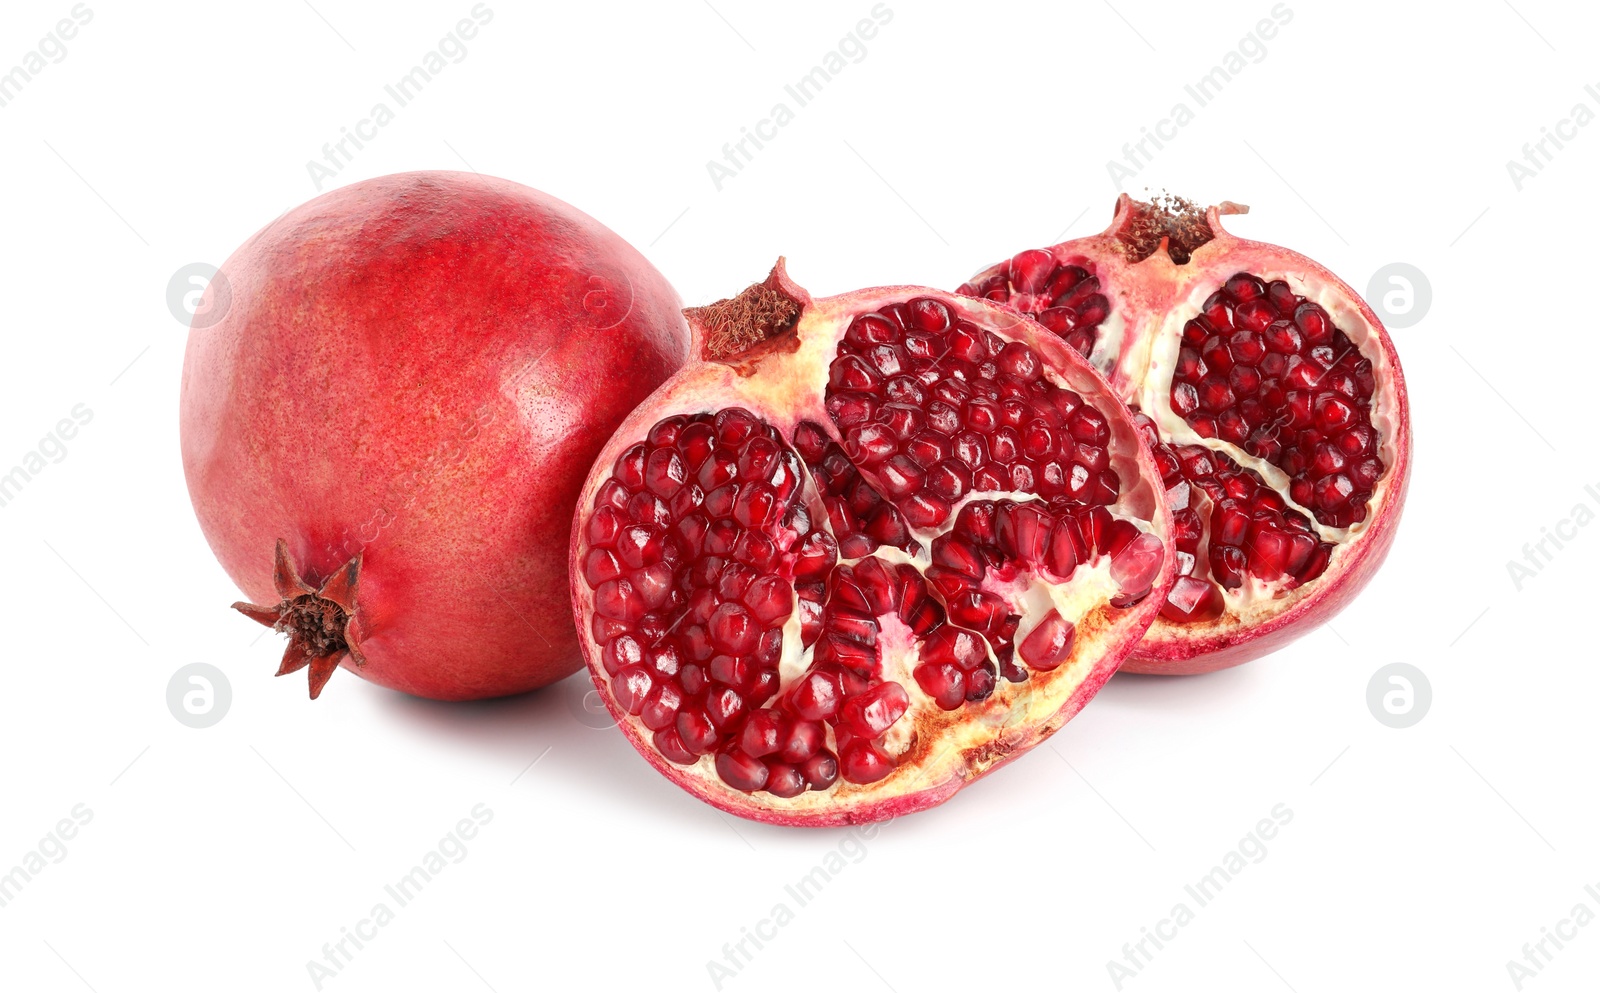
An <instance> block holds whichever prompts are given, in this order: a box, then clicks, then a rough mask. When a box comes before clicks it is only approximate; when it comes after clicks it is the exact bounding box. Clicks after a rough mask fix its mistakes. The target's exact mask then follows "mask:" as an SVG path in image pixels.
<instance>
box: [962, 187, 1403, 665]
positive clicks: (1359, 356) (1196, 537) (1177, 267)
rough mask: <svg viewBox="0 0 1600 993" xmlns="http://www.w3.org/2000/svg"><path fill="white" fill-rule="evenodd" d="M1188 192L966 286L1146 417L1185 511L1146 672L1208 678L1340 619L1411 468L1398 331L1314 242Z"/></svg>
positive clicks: (1382, 544)
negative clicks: (1297, 247)
mask: <svg viewBox="0 0 1600 993" xmlns="http://www.w3.org/2000/svg"><path fill="white" fill-rule="evenodd" d="M1246 209H1247V208H1244V207H1240V206H1238V205H1236V204H1231V203H1223V204H1221V205H1219V206H1217V207H1212V208H1210V209H1209V210H1205V211H1201V210H1199V209H1197V208H1195V207H1194V206H1193V205H1192V204H1190V203H1188V202H1186V201H1182V200H1177V199H1175V198H1163V199H1160V200H1158V201H1157V202H1156V203H1142V202H1139V201H1136V200H1133V199H1131V198H1130V197H1128V196H1126V195H1124V196H1122V197H1121V198H1120V199H1119V200H1118V201H1117V209H1116V216H1115V218H1114V219H1113V221H1112V223H1111V227H1110V228H1108V229H1107V230H1106V231H1105V232H1103V233H1102V234H1098V235H1093V236H1090V237H1087V238H1080V239H1078V240H1076V241H1069V242H1066V243H1064V244H1060V245H1057V246H1055V247H1054V248H1050V249H1031V250H1029V251H1025V252H1022V253H1021V254H1019V255H1017V256H1016V257H1014V258H1012V259H1011V260H1009V261H1008V262H1003V263H1000V264H999V265H996V266H993V267H991V268H989V269H986V270H984V271H983V272H981V273H979V274H978V275H976V276H974V277H973V278H972V280H971V281H969V282H968V283H967V284H966V285H964V286H962V287H961V289H960V290H959V292H960V293H962V294H964V295H968V296H974V297H980V298H983V299H985V300H990V301H994V302H997V303H1004V304H1008V305H1010V306H1011V307H1014V308H1016V309H1017V310H1020V311H1022V312H1023V313H1027V314H1030V315H1032V316H1033V317H1034V319H1035V320H1037V321H1038V322H1039V323H1040V324H1042V325H1044V326H1045V327H1046V328H1047V329H1048V330H1050V331H1053V332H1055V333H1056V334H1058V335H1060V336H1061V337H1062V339H1063V340H1065V341H1066V342H1067V343H1068V344H1069V345H1071V346H1072V347H1073V348H1074V349H1076V350H1077V351H1078V352H1080V353H1082V354H1083V355H1084V356H1086V357H1087V358H1088V359H1089V360H1090V362H1091V363H1092V364H1093V365H1094V366H1095V367H1096V368H1097V369H1099V370H1100V371H1101V372H1102V373H1104V374H1105V375H1106V377H1107V379H1108V380H1109V381H1110V383H1111V385H1112V389H1113V390H1114V391H1115V392H1116V393H1117V394H1118V395H1119V396H1121V397H1122V398H1123V399H1124V400H1126V401H1127V402H1128V403H1129V404H1130V405H1131V406H1132V407H1133V408H1134V409H1135V411H1136V412H1137V413H1136V418H1135V419H1136V421H1137V423H1138V424H1139V426H1140V430H1141V432H1142V433H1143V434H1144V435H1145V437H1146V440H1147V441H1148V442H1149V443H1150V444H1151V445H1152V446H1153V451H1154V453H1155V457H1156V463H1157V465H1158V466H1159V467H1160V470H1161V474H1162V479H1163V482H1164V484H1165V486H1166V487H1167V494H1168V499H1169V502H1170V505H1171V508H1172V511H1173V515H1174V516H1173V534H1174V540H1175V543H1176V546H1177V556H1178V573H1179V576H1178V579H1177V581H1176V582H1175V583H1174V584H1173V586H1172V588H1171V589H1170V591H1169V592H1168V593H1167V597H1166V603H1165V605H1164V606H1163V608H1162V611H1161V616H1160V618H1159V619H1158V620H1157V621H1156V622H1155V624H1154V625H1152V627H1151V629H1150V631H1149V632H1148V633H1147V634H1146V635H1145V638H1144V641H1143V642H1142V643H1141V644H1140V645H1139V646H1138V648H1137V649H1135V650H1134V652H1133V654H1132V655H1131V656H1130V657H1129V660H1128V662H1127V663H1126V664H1125V665H1124V667H1123V668H1124V669H1126V670H1128V671H1130V672H1151V673H1189V672H1208V671H1211V670H1214V669H1220V668H1224V667H1226V666H1230V665H1237V664H1239V663H1241V662H1246V661H1249V660H1250V659H1253V658H1256V657H1258V656H1260V655H1263V654H1265V653H1267V652H1269V651H1272V650H1274V649H1276V648H1279V647H1281V646H1283V645H1285V644H1287V643H1288V642H1290V641H1292V640H1293V639H1295V638H1297V637H1299V636H1300V635H1302V634H1304V633H1305V632H1306V631H1308V630H1310V629H1311V628H1312V627H1314V626H1315V625H1317V624H1320V623H1322V622H1323V621H1326V620H1327V619H1328V618H1330V617H1332V616H1333V615H1334V614H1335V613H1337V612H1338V611H1339V610H1340V609H1342V608H1343V607H1344V606H1345V604H1347V603H1349V601H1350V600H1351V598H1352V597H1354V596H1355V595H1356V593H1357V592H1359V591H1360V589H1361V588H1362V587H1363V586H1364V585H1365V584H1366V582H1367V581H1368V580H1369V579H1370V578H1371V577H1372V574H1373V572H1374V571H1375V570H1376V569H1377V568H1378V566H1379V565H1380V564H1381V563H1382V561H1383V558H1384V556H1385V555H1386V554H1387V553H1388V550H1389V546H1390V544H1391V543H1392V542H1393V540H1394V532H1395V527H1396V525H1397V524H1398V523H1399V519H1400V511H1401V507H1402V506H1403V505H1404V503H1405V494H1406V483H1407V479H1408V477H1409V474H1410V468H1411V466H1410V449H1411V427H1410V413H1409V409H1408V405H1407V398H1406V387H1405V379H1404V376H1403V375H1402V373H1401V371H1400V360H1399V358H1398V356H1396V354H1395V351H1394V346H1393V344H1392V343H1391V342H1390V340H1389V336H1388V334H1387V333H1386V332H1385V331H1384V328H1383V325H1382V324H1381V323H1380V322H1379V321H1378V318H1377V316H1376V315H1375V314H1373V312H1372V310H1371V308H1369V307H1368V306H1367V305H1366V303H1365V302H1363V301H1362V299H1361V298H1360V297H1359V296H1358V295H1357V294H1356V292H1355V291H1354V290H1352V289H1351V288H1350V287H1349V286H1347V285H1345V284H1344V283H1343V282H1341V281H1340V280H1339V279H1338V278H1337V277H1335V276H1334V275H1333V274H1332V273H1330V272H1328V271H1327V270H1326V269H1324V268H1323V267H1322V266H1320V265H1318V264H1317V263H1315V262H1313V261H1311V260H1310V259H1308V258H1306V257H1305V256H1303V255H1299V254H1297V253H1295V252H1292V251H1289V250H1288V249H1285V248H1279V247H1277V246H1274V245H1268V244H1263V243H1261V242H1254V241H1246V240H1244V239H1241V238H1236V237H1234V236H1233V235H1231V234H1229V233H1228V232H1227V231H1225V230H1223V228H1222V224H1221V217H1222V216H1223V215H1226V214H1236V213H1243V212H1245V210H1246Z"/></svg>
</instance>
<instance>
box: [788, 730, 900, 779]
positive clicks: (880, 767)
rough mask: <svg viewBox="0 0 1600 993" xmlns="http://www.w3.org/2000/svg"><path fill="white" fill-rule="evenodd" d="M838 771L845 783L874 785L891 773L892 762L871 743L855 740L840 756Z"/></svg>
mask: <svg viewBox="0 0 1600 993" xmlns="http://www.w3.org/2000/svg"><path fill="white" fill-rule="evenodd" d="M813 761H815V760H813ZM838 771H839V774H840V775H842V776H844V778H845V781H846V782H851V783H856V784H858V785H863V786H864V785H866V784H868V783H876V782H877V781H878V780H880V779H882V778H884V777H885V776H887V775H889V773H891V772H893V771H894V760H893V759H891V758H889V757H888V756H887V755H885V754H883V753H882V752H880V751H879V750H878V749H877V747H876V746H874V745H873V744H872V742H870V741H862V740H857V741H852V742H851V743H850V744H849V745H848V746H847V747H846V748H845V749H844V751H843V752H842V753H841V754H840V756H839V765H838ZM808 778H809V777H808Z"/></svg>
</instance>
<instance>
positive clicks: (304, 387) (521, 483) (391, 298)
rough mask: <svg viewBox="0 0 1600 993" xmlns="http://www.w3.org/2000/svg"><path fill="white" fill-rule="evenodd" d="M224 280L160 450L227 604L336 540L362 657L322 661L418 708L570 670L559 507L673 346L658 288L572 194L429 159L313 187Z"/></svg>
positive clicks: (331, 561)
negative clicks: (219, 305)
mask: <svg viewBox="0 0 1600 993" xmlns="http://www.w3.org/2000/svg"><path fill="white" fill-rule="evenodd" d="M222 273H223V275H224V276H225V277H226V280H227V284H228V286H229V287H230V288H231V292H232V305H231V309H230V310H229V311H228V313H227V314H226V317H225V318H224V319H223V320H222V321H221V322H220V323H217V324H216V325H215V326H213V327H209V328H196V329H194V330H192V331H191V333H190V336H189V344H188V351H187V354H186V355H185V359H184V370H183V385H182V400H181V429H182V449H183V464H184V471H185V474H186V476H187V477H188V483H189V492H190V496H191V498H192V500H193V502H194V508H195V512H196V514H197V515H198V517H199V520H200V525H201V528H202V529H203V530H204V532H205V535H206V539H207V540H208V541H209V542H210V544H211V547H212V549H213V551H214V552H215V553H216V555H217V558H218V559H219V560H220V561H221V563H222V566H223V568H224V569H225V570H227V573H228V575H229V576H230V577H232V578H233V580H234V582H235V583H237V584H238V586H239V588H240V589H242V590H243V591H244V592H245V594H246V595H247V597H248V598H249V599H250V600H252V601H254V602H256V603H260V604H275V603H277V602H278V599H279V598H278V596H277V594H276V592H275V590H274V586H273V576H272V567H273V549H274V544H275V542H276V541H277V540H278V539H280V538H282V539H285V540H286V541H287V542H288V545H289V551H290V555H291V557H292V559H293V561H294V563H295V564H296V565H297V566H298V568H299V569H300V571H301V573H302V574H303V575H304V576H306V577H307V579H308V580H311V581H320V580H321V579H323V578H324V577H326V576H328V575H330V574H331V573H332V572H333V571H334V570H336V569H337V568H338V567H339V566H340V565H342V564H343V563H345V562H346V561H348V560H350V559H351V558H352V557H353V556H355V555H356V554H360V555H361V557H362V562H361V578H360V587H359V596H358V603H357V609H356V615H355V619H354V622H353V623H354V626H355V627H358V628H359V637H360V648H361V650H362V652H363V654H364V656H365V660H366V661H365V665H363V666H360V667H359V668H357V667H356V666H355V665H354V663H353V662H352V661H351V660H350V659H349V658H346V659H345V661H344V662H343V663H342V664H343V667H345V668H348V669H351V670H352V671H355V672H358V673H359V675H361V676H362V677H364V678H366V679H369V680H371V681H373V682H375V683H378V684H380V685H383V686H387V687H391V688H393V689H398V690H402V691H404V692H406V693H410V694H414V695H416V696H421V697H429V698H433V699H439V700H470V699H479V698H485V697H495V696H503V695H506V694H512V693H520V692H524V691H527V690H531V689H534V688H536V687H539V686H543V685H545V684H548V683H551V682H554V681H555V680H558V679H560V678H562V677H564V676H566V675H568V674H569V673H572V672H574V671H576V670H577V669H578V668H579V666H581V665H582V661H581V658H580V656H579V651H578V642H577V637H576V633H575V632H574V630H573V626H572V615H571V608H570V600H569V593H568V588H567V542H566V538H567V535H568V533H569V532H570V530H571V522H572V511H573V506H574V503H575V501H576V498H577V495H578V489H579V487H580V486H582V484H583V481H584V477H585V475H586V474H587V472H588V470H589V465H590V462H591V461H592V460H593V457H594V455H595V453H597V452H598V451H599V450H600V448H601V446H602V445H604V444H605V442H606V440H607V439H608V438H609V437H610V436H611V432H612V431H613V430H614V429H615V428H616V427H617V425H618V424H620V423H621V422H622V419H623V418H624V417H625V416H626V415H627V414H628V412H629V411H631V410H632V409H633V407H634V406H635V405H636V404H637V403H638V402H639V401H641V400H643V399H644V397H645V396H647V395H648V394H649V393H650V391H651V390H652V389H654V388H655V387H656V386H657V385H658V384H660V383H661V382H662V381H664V380H665V379H666V378H667V376H668V375H670V374H671V373H672V372H673V370H675V369H676V368H677V367H678V366H679V365H681V364H682V362H683V360H684V358H685V357H686V355H687V353H688V329H687V326H686V325H685V323H684V321H683V318H682V316H681V313H680V310H681V307H682V304H681V302H680V301H679V299H678V295H677V293H676V292H675V291H674V290H673V289H672V287H671V286H670V285H669V284H668V283H667V281H666V279H665V278H663V277H662V275H661V274H660V273H659V272H657V271H656V270H655V269H654V268H653V267H652V266H651V265H650V263H649V262H647V261H646V260H645V259H644V258H643V256H641V255H640V254H639V253H638V252H637V251H635V250H634V249H633V248H632V247H631V246H629V245H628V244H627V242H625V241H623V240H622V239H621V238H620V237H618V236H617V235H616V234H614V233H612V232H611V231H610V230H608V229H607V228H605V227H604V226H603V225H601V224H600V223H599V222H597V221H595V220H594V219H593V218H590V217H588V216H587V215H585V214H583V213H582V212H580V211H578V210H576V209H574V208H573V207H571V206H569V205H567V204H565V203H562V202H561V201H559V200H556V199H554V198H553V197H549V196H546V195H544V194H542V193H539V192H538V191H536V190H532V189H529V188H527V187H524V186H520V185H518V184H515V183H511V182H507V181H505V180H499V179H491V178H486V177H479V176H476V175H473V174H470V173H453V172H416V173H405V174H400V175H394V176H386V177H383V178H379V179H374V180H369V181H366V182H362V183H357V184H354V185H351V186H347V187H344V188H342V189H339V190H335V191H333V192H330V193H328V194H325V195H323V196H321V197H318V198H317V199H315V200H313V201H311V202H310V203H307V204H305V205H304V206H301V207H299V208H296V209H295V210H293V211H291V212H289V213H288V214H286V215H284V216H283V217H281V218H279V219H278V220H277V221H275V222H273V223H272V224H270V225H268V226H267V227H266V228H265V229H263V230H262V231H261V232H259V233H257V234H256V235H255V236H254V237H253V238H251V239H250V241H249V242H247V243H246V244H245V245H244V246H243V247H242V248H240V249H239V250H238V251H237V252H236V253H235V254H234V255H233V257H232V258H231V259H229V260H228V262H227V263H226V265H224V267H223V270H222ZM217 286H218V283H217V281H213V286H212V290H211V291H208V293H209V292H215V291H216V288H217Z"/></svg>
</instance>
